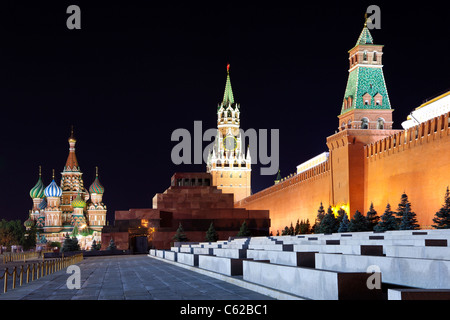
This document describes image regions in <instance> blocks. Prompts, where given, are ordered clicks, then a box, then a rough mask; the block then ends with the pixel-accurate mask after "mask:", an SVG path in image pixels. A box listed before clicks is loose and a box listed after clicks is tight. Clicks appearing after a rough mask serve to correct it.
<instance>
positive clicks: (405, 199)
mask: <svg viewBox="0 0 450 320" xmlns="http://www.w3.org/2000/svg"><path fill="white" fill-rule="evenodd" d="M407 204H409V206H410V209H411V203H410V202H409V200H408V196H407V194H406V193H405V192H403V194H402V197H401V199H400V203H399V204H398V207H397V211H396V216H397V217H396V218H397V224H398V225H399V226H400V223H401V222H402V217H403V215H404V214H405V210H406V205H407Z"/></svg>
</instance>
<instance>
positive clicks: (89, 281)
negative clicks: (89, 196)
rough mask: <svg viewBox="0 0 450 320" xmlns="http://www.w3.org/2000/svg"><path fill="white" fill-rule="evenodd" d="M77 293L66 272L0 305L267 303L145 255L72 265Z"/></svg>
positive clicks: (17, 291)
mask: <svg viewBox="0 0 450 320" xmlns="http://www.w3.org/2000/svg"><path fill="white" fill-rule="evenodd" d="M77 265H78V266H79V267H80V269H81V288H80V289H72V290H71V289H68V288H67V285H66V281H67V279H68V278H69V276H70V274H67V273H66V269H64V270H61V271H58V272H56V273H54V274H51V275H48V276H45V277H43V278H40V279H38V280H36V281H33V282H30V283H28V284H25V285H23V286H22V287H18V288H16V289H14V290H10V291H8V292H7V293H2V294H0V300H53V299H56V300H267V299H271V298H270V297H268V296H265V295H262V294H260V293H256V292H254V291H251V290H248V289H245V288H241V287H239V286H236V285H233V284H230V283H227V282H224V281H221V280H218V279H214V278H211V277H208V276H206V275H203V274H199V273H197V272H194V271H190V270H187V269H184V268H181V267H178V266H176V265H172V264H168V263H165V262H163V261H159V260H157V259H152V258H149V257H148V256H147V255H130V256H110V257H88V258H85V259H84V260H83V261H82V262H80V263H78V264H77Z"/></svg>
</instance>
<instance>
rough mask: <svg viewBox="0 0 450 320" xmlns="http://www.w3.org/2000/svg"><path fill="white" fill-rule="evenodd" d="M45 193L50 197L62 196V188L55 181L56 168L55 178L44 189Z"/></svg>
mask: <svg viewBox="0 0 450 320" xmlns="http://www.w3.org/2000/svg"><path fill="white" fill-rule="evenodd" d="M44 195H45V196H46V197H47V198H49V197H61V195H62V190H61V188H60V187H58V185H57V184H56V182H55V170H53V180H52V182H51V183H50V184H49V185H48V186H47V188H45V189H44Z"/></svg>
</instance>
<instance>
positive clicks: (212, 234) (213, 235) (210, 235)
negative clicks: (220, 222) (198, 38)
mask: <svg viewBox="0 0 450 320" xmlns="http://www.w3.org/2000/svg"><path fill="white" fill-rule="evenodd" d="M217 240H219V235H218V234H217V232H216V229H214V224H213V223H212V222H211V224H210V225H209V228H208V231H206V241H208V242H216V241H217Z"/></svg>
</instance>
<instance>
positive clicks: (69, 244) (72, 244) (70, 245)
mask: <svg viewBox="0 0 450 320" xmlns="http://www.w3.org/2000/svg"><path fill="white" fill-rule="evenodd" d="M79 250H80V245H79V244H78V239H77V238H75V237H72V238H70V237H69V235H68V234H66V237H65V239H64V243H63V246H62V248H61V252H69V251H79Z"/></svg>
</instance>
